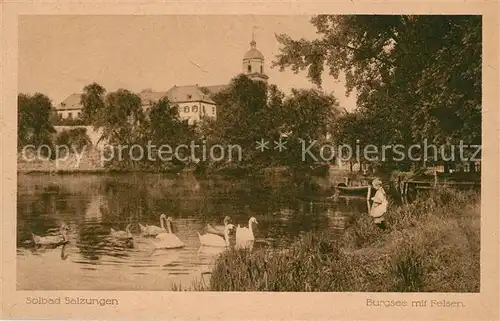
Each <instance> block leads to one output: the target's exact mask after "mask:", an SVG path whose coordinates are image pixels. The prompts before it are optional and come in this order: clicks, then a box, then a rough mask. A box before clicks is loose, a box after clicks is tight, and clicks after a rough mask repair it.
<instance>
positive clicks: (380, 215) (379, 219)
mask: <svg viewBox="0 0 500 321" xmlns="http://www.w3.org/2000/svg"><path fill="white" fill-rule="evenodd" d="M372 186H373V188H374V189H375V190H376V193H375V196H374V197H372V201H373V204H372V207H371V209H370V216H371V217H373V222H374V223H375V224H376V225H377V226H378V227H379V228H381V229H382V230H385V228H386V226H385V218H384V214H385V213H386V212H387V206H388V205H389V202H388V200H387V195H386V194H385V191H384V188H383V187H382V181H381V180H380V179H379V178H375V179H374V180H373V182H372Z"/></svg>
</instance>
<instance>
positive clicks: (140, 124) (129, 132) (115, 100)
mask: <svg viewBox="0 0 500 321" xmlns="http://www.w3.org/2000/svg"><path fill="white" fill-rule="evenodd" d="M144 122H145V117H144V114H143V112H142V108H141V98H140V97H139V96H138V95H136V94H134V93H132V92H130V91H128V90H125V89H119V90H117V91H116V92H112V93H109V94H107V95H106V98H105V101H104V105H103V107H102V108H101V109H100V110H98V113H97V117H96V118H95V120H94V126H95V127H100V128H102V130H103V134H102V136H101V140H106V141H107V142H108V143H109V144H111V145H113V146H114V148H121V147H123V148H125V149H124V152H123V153H122V152H121V151H119V152H120V153H122V154H121V155H122V156H123V157H122V158H121V160H124V161H126V162H127V163H128V164H129V165H131V164H132V163H131V161H130V158H131V157H130V156H131V155H130V151H131V150H130V149H131V146H132V145H134V144H136V143H141V142H142V139H143V134H142V128H144Z"/></svg>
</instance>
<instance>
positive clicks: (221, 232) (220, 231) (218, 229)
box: [207, 216, 232, 237]
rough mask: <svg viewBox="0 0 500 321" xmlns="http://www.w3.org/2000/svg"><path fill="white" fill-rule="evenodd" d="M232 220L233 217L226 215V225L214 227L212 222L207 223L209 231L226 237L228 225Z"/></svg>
mask: <svg viewBox="0 0 500 321" xmlns="http://www.w3.org/2000/svg"><path fill="white" fill-rule="evenodd" d="M231 221H232V220H231V217H229V216H226V217H224V225H222V226H213V227H212V226H211V225H210V224H207V233H210V234H216V235H220V236H222V237H224V235H225V234H224V233H225V228H226V225H228V224H229V223H231Z"/></svg>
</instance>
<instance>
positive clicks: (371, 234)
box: [209, 189, 480, 292]
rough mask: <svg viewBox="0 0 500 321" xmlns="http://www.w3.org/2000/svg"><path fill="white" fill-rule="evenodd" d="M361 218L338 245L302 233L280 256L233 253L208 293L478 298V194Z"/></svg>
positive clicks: (443, 195)
mask: <svg viewBox="0 0 500 321" xmlns="http://www.w3.org/2000/svg"><path fill="white" fill-rule="evenodd" d="M387 226H388V228H387V230H386V231H381V230H379V229H378V228H377V227H376V226H375V225H374V224H373V222H372V221H371V220H370V218H369V217H360V218H359V219H358V220H356V221H355V222H353V224H351V226H350V227H348V228H347V230H346V233H345V234H344V236H343V237H342V238H341V239H338V238H335V237H334V236H333V235H330V234H328V233H326V232H322V233H309V234H306V235H305V236H304V237H303V238H302V239H300V240H298V241H297V242H296V243H295V244H293V245H292V247H291V248H290V249H287V250H275V249H260V250H254V251H253V252H249V251H247V250H232V251H227V252H225V253H224V254H223V255H222V256H220V257H219V258H218V260H217V261H216V265H215V268H214V271H213V274H212V278H211V281H210V286H209V289H210V290H212V291H294V292H300V291H356V292H362V291H368V292H479V284H480V262H479V253H480V206H479V195H478V194H477V193H474V192H460V191H455V190H450V189H442V190H438V191H435V193H433V194H432V195H430V196H428V197H422V198H420V199H418V200H417V201H416V202H414V203H412V204H409V205H403V206H400V207H391V209H390V210H389V212H388V214H387Z"/></svg>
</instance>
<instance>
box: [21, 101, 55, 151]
mask: <svg viewBox="0 0 500 321" xmlns="http://www.w3.org/2000/svg"><path fill="white" fill-rule="evenodd" d="M17 105H18V111H17V123H18V131H17V146H18V148H22V147H23V146H26V145H28V144H31V145H34V146H35V147H39V146H41V145H47V146H52V140H51V138H52V134H53V133H55V129H54V127H53V126H52V124H51V122H50V119H51V117H52V112H53V106H52V103H51V101H50V99H49V98H48V97H47V96H45V95H42V94H39V93H36V94H34V95H32V96H30V95H26V94H19V95H18V96H17Z"/></svg>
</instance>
